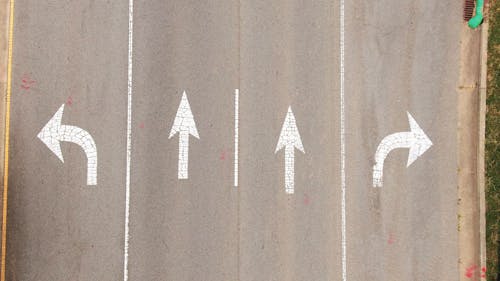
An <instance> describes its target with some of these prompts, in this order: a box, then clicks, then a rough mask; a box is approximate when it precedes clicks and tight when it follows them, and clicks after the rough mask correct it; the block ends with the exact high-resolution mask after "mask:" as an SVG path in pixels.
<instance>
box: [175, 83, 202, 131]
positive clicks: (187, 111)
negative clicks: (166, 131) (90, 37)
mask: <svg viewBox="0 0 500 281" xmlns="http://www.w3.org/2000/svg"><path fill="white" fill-rule="evenodd" d="M183 131H187V132H189V134H191V135H192V136H194V137H196V138H198V139H199V138H200V136H199V135H198V130H197V129H196V123H195V122H194V117H193V113H192V112H191V107H190V106H189V101H188V99H187V96H186V91H184V92H183V93H182V99H181V103H180V104H179V108H178V109H177V114H176V115H175V120H174V124H173V125H172V129H171V130H170V135H169V136H168V138H171V137H173V136H174V135H175V134H176V133H178V132H183Z"/></svg>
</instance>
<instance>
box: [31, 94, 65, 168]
mask: <svg viewBox="0 0 500 281" xmlns="http://www.w3.org/2000/svg"><path fill="white" fill-rule="evenodd" d="M63 112H64V103H63V104H62V105H61V107H59V110H57V112H56V113H55V114H54V116H52V118H51V119H50V120H49V122H47V124H46V125H45V126H44V127H43V129H42V130H41V131H40V133H38V135H37V137H38V138H39V139H40V140H41V141H42V142H43V143H44V144H45V145H46V146H47V147H48V148H49V149H50V150H51V151H52V152H53V153H54V154H55V155H56V156H57V157H58V158H59V159H60V160H61V162H64V158H63V155H62V152H61V144H60V142H59V129H60V128H61V119H62V116H63Z"/></svg>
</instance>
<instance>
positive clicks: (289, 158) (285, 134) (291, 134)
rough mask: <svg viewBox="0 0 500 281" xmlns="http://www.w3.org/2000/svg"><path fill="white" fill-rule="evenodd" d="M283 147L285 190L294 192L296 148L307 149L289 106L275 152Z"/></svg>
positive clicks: (290, 192) (289, 192)
mask: <svg viewBox="0 0 500 281" xmlns="http://www.w3.org/2000/svg"><path fill="white" fill-rule="evenodd" d="M283 147H285V192H286V193H288V194H293V193H294V188H295V187H294V186H295V148H297V149H298V150H300V151H302V153H305V151H304V146H303V145H302V140H301V139H300V134H299V130H298V129H297V124H296V122H295V116H294V115H293V112H292V108H291V107H288V112H287V113H286V117H285V121H284V122H283V127H282V128H281V133H280V137H279V140H278V145H276V150H275V151H274V153H277V152H278V151H279V150H281V149H282V148H283Z"/></svg>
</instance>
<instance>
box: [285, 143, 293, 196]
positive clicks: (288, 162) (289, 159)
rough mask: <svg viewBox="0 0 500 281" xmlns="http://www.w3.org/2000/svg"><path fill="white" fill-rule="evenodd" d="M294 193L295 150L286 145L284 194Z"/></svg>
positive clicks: (291, 146)
mask: <svg viewBox="0 0 500 281" xmlns="http://www.w3.org/2000/svg"><path fill="white" fill-rule="evenodd" d="M294 191H295V148H294V147H293V145H287V146H286V148H285V192H286V193H287V194H293V193H294Z"/></svg>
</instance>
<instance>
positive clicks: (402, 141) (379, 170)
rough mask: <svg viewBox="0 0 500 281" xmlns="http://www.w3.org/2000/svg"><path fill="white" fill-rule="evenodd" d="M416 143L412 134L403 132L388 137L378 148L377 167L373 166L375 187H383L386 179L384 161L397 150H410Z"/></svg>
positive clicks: (376, 155) (376, 154)
mask: <svg viewBox="0 0 500 281" xmlns="http://www.w3.org/2000/svg"><path fill="white" fill-rule="evenodd" d="M413 142H414V136H413V134H412V133H410V132H401V133H395V134H392V135H388V136H387V137H385V138H384V139H383V140H382V141H381V142H380V144H379V146H378V147H377V152H376V153H375V162H376V163H375V165H374V166H373V186H375V187H381V186H382V183H383V178H384V161H385V158H387V155H389V153H390V152H391V151H392V150H394V149H396V148H410V147H411V145H412V144H413Z"/></svg>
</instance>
